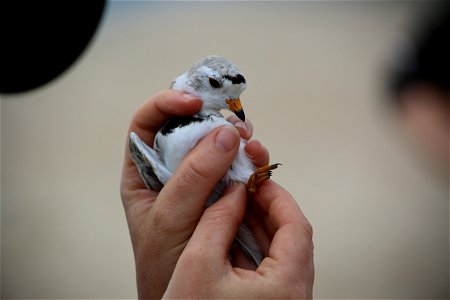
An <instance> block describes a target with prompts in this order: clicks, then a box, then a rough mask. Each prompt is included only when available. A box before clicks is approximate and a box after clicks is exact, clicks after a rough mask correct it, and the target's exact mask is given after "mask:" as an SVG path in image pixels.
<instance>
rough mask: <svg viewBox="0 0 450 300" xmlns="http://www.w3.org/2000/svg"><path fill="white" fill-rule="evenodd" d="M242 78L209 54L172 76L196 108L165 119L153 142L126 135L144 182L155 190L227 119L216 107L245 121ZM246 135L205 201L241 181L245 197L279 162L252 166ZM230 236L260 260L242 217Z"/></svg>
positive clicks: (225, 62) (228, 64)
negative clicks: (195, 99) (199, 102)
mask: <svg viewBox="0 0 450 300" xmlns="http://www.w3.org/2000/svg"><path fill="white" fill-rule="evenodd" d="M246 87H247V85H246V79H245V77H244V76H243V75H242V73H241V72H240V70H239V69H238V67H237V66H236V65H234V64H233V63H232V62H230V61H229V60H228V59H226V58H224V57H222V56H218V55H210V56H206V57H203V58H201V59H199V60H198V61H197V62H195V63H194V64H193V65H192V66H191V67H190V68H189V69H188V70H187V71H186V72H185V73H183V74H181V75H180V76H178V77H176V78H175V80H174V81H173V82H172V83H171V85H170V88H171V89H174V90H178V91H182V92H186V93H189V94H192V95H194V96H197V97H199V98H200V99H201V100H202V102H203V103H202V107H201V109H200V111H199V112H198V113H197V114H195V115H193V116H187V117H173V118H171V119H169V120H168V121H167V122H166V123H165V124H164V125H163V127H162V128H161V129H160V130H159V131H158V133H157V134H156V136H155V140H154V143H153V147H150V146H148V145H146V144H145V143H144V142H143V141H142V140H141V139H140V138H139V136H138V135H137V134H136V133H135V132H131V133H130V136H129V148H130V154H131V158H132V160H133V162H134V163H135V165H136V167H137V170H138V172H139V174H140V175H141V178H142V179H143V181H144V183H145V185H146V187H147V188H148V189H151V190H155V191H160V190H161V189H162V188H163V186H164V184H166V183H167V182H168V181H169V179H170V177H171V176H172V174H173V173H174V171H175V170H176V168H177V167H178V165H179V164H180V163H181V161H182V160H183V159H184V157H185V156H186V155H187V154H188V153H189V151H191V150H192V149H193V148H194V147H195V145H196V144H197V143H198V142H199V141H200V140H201V139H202V138H203V137H205V136H206V135H207V134H208V133H209V132H211V131H212V130H214V129H215V128H217V127H220V126H224V125H230V123H229V122H228V121H227V120H226V119H225V118H224V116H223V115H222V114H221V113H220V110H221V109H228V110H230V111H231V112H233V113H234V114H235V115H236V116H237V117H238V118H239V119H240V120H242V121H243V122H245V113H244V110H243V107H242V105H241V101H240V95H241V93H242V92H243V91H244V90H245V89H246ZM246 144H247V141H246V140H245V139H242V138H241V141H240V145H239V150H238V152H237V155H236V157H235V159H234V161H233V162H232V165H231V166H230V168H229V169H228V171H227V173H226V174H225V176H224V177H223V178H222V179H221V180H220V181H219V182H218V183H217V184H216V186H215V188H214V190H213V191H212V193H211V194H210V196H209V197H208V199H207V201H206V207H209V206H211V205H212V204H213V203H215V202H216V201H217V200H218V198H219V197H220V196H221V195H222V193H223V190H224V188H225V187H226V186H228V185H231V184H232V183H234V182H242V183H244V184H246V187H247V192H248V195H249V197H252V196H253V195H254V194H255V193H256V190H257V187H258V185H259V184H260V183H262V182H263V181H265V180H267V179H269V178H270V177H271V175H272V170H274V169H276V168H277V167H278V166H279V165H280V164H278V163H277V164H272V165H268V166H265V167H262V168H256V167H255V165H254V163H253V161H252V160H251V158H250V157H249V156H248V155H247V153H246V152H245V150H244V147H245V145H246ZM235 241H236V242H237V244H238V245H239V246H240V247H241V248H242V250H243V252H244V253H245V254H246V255H247V256H248V257H249V258H250V259H251V260H252V261H253V262H254V263H255V264H256V266H259V265H260V264H261V262H262V259H263V255H262V251H261V249H260V247H259V245H258V243H257V242H256V240H255V238H254V236H253V234H252V232H251V231H250V229H249V228H248V226H247V225H246V224H245V223H241V224H240V226H239V228H238V231H237V234H236V237H235Z"/></svg>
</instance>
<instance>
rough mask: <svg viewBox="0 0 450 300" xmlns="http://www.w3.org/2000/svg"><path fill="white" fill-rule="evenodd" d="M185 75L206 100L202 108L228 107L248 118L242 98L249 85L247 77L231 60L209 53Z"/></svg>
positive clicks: (242, 118)
mask: <svg viewBox="0 0 450 300" xmlns="http://www.w3.org/2000/svg"><path fill="white" fill-rule="evenodd" d="M183 75H184V76H185V78H184V80H186V84H187V85H188V86H189V88H190V89H192V90H193V91H194V92H195V94H197V95H198V96H199V97H200V98H201V99H202V100H203V107H202V109H204V110H220V109H226V108H228V109H229V110H231V111H232V112H233V113H235V114H236V116H238V118H239V119H241V120H242V121H245V114H244V110H243V109H242V106H241V101H240V99H239V96H240V95H241V93H242V92H243V91H244V90H245V88H246V83H245V78H244V76H242V74H241V72H240V71H239V69H238V68H237V67H236V66H235V65H234V64H232V63H231V62H230V61H228V60H227V59H225V58H223V57H220V56H215V55H212V56H207V57H205V58H202V59H200V60H199V61H197V62H196V63H195V64H194V65H193V66H192V67H191V68H190V69H189V70H188V71H187V73H185V74H183ZM183 75H182V76H183ZM180 77H181V76H180Z"/></svg>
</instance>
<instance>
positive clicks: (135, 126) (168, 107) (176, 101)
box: [120, 90, 202, 199]
mask: <svg viewBox="0 0 450 300" xmlns="http://www.w3.org/2000/svg"><path fill="white" fill-rule="evenodd" d="M201 105H202V102H201V100H200V99H197V98H195V97H193V96H192V95H190V94H183V93H181V92H178V91H174V90H167V91H163V92H161V93H159V94H157V95H155V96H153V97H151V98H150V99H149V100H147V101H146V102H145V103H144V104H142V105H141V107H139V109H138V110H137V111H136V112H135V113H134V115H133V118H132V120H131V124H130V127H129V130H128V134H127V138H128V136H129V134H130V132H131V131H134V132H136V133H137V135H138V136H139V137H140V138H141V139H142V140H143V141H144V142H145V143H146V144H147V145H149V146H152V145H153V139H154V137H155V135H156V133H157V131H158V130H159V128H160V127H161V126H162V125H163V124H164V123H165V122H166V121H167V120H168V119H169V118H170V117H171V116H175V115H192V114H194V113H196V112H197V111H198V110H199V109H200V108H201ZM144 189H146V187H145V185H144V182H143V181H142V179H141V177H140V176H139V174H138V172H137V169H136V167H135V165H134V163H133V162H132V160H131V157H130V150H129V148H128V140H127V146H126V147H125V156H124V164H123V169H122V180H121V189H120V191H121V195H122V199H128V198H130V197H131V198H136V197H135V196H131V194H133V195H134V194H136V193H138V194H139V197H138V198H142V199H146V198H148V194H149V192H145V193H142V192H141V191H142V190H144Z"/></svg>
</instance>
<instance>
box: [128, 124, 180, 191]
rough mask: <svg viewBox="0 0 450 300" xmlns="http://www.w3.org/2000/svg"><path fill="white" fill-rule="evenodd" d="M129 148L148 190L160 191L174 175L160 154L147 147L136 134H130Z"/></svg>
mask: <svg viewBox="0 0 450 300" xmlns="http://www.w3.org/2000/svg"><path fill="white" fill-rule="evenodd" d="M129 147H130V153H131V159H132V160H133V162H134V163H135V164H136V167H137V169H138V172H139V174H140V175H141V177H142V179H143V180H144V183H145V185H146V186H147V188H149V189H152V190H155V191H160V190H161V189H162V188H163V186H164V184H166V182H167V181H168V180H169V178H170V176H172V174H171V173H170V171H169V170H167V168H166V166H165V165H164V163H162V162H161V159H160V158H159V155H158V153H156V152H155V150H153V149H152V148H150V147H149V146H147V145H146V144H145V143H144V142H143V141H142V140H141V139H140V138H139V137H138V135H137V134H136V133H135V132H131V133H130V139H129Z"/></svg>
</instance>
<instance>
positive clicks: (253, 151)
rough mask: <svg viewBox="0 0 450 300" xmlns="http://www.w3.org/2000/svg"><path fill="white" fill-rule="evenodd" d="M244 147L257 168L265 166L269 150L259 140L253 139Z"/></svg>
mask: <svg viewBox="0 0 450 300" xmlns="http://www.w3.org/2000/svg"><path fill="white" fill-rule="evenodd" d="M244 149H245V152H247V155H248V156H249V157H250V158H251V159H252V160H253V163H254V164H255V166H256V167H257V168H260V167H265V166H267V165H268V164H269V159H270V158H269V151H268V150H267V148H266V147H264V146H263V145H262V144H261V143H260V142H259V141H257V140H253V141H250V142H248V144H247V145H245V148H244Z"/></svg>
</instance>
